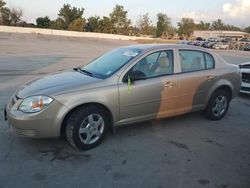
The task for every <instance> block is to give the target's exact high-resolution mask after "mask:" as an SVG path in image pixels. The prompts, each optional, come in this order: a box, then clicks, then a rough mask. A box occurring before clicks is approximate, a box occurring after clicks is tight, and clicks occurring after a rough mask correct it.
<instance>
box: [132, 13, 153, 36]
mask: <svg viewBox="0 0 250 188" xmlns="http://www.w3.org/2000/svg"><path fill="white" fill-rule="evenodd" d="M137 27H138V29H139V32H140V33H141V34H143V35H152V34H153V31H154V28H153V24H152V21H151V20H150V18H149V16H148V13H146V14H144V15H140V18H139V20H138V21H137ZM134 29H135V28H133V30H134Z"/></svg>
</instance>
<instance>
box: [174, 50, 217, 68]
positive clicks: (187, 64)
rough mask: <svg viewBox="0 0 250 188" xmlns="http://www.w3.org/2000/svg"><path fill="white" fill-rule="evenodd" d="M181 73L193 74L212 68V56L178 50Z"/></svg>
mask: <svg viewBox="0 0 250 188" xmlns="http://www.w3.org/2000/svg"><path fill="white" fill-rule="evenodd" d="M179 55H180V63H181V72H193V71H200V70H206V69H212V68H214V58H213V56H212V55H210V54H208V53H206V52H202V51H196V50H179Z"/></svg>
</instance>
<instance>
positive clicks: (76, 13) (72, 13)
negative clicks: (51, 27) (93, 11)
mask: <svg viewBox="0 0 250 188" xmlns="http://www.w3.org/2000/svg"><path fill="white" fill-rule="evenodd" d="M83 12H84V8H81V9H80V8H76V7H71V5H69V4H64V5H63V7H62V8H61V9H60V10H59V14H58V16H59V19H60V21H59V23H60V24H61V25H60V24H59V23H58V26H60V27H61V28H62V29H68V27H69V25H70V24H71V22H73V21H74V20H76V19H78V18H82V16H83ZM78 21H79V20H78Z"/></svg>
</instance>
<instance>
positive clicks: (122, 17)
mask: <svg viewBox="0 0 250 188" xmlns="http://www.w3.org/2000/svg"><path fill="white" fill-rule="evenodd" d="M109 16H110V21H111V24H112V26H113V27H112V33H114V34H129V27H130V25H131V20H130V19H128V11H125V10H124V7H123V6H122V5H116V6H115V8H114V9H113V12H111V13H110V15H109Z"/></svg>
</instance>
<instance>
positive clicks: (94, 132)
mask: <svg viewBox="0 0 250 188" xmlns="http://www.w3.org/2000/svg"><path fill="white" fill-rule="evenodd" d="M103 131H104V119H103V118H102V116H100V115H99V114H90V115H89V116H88V117H86V118H85V119H84V120H83V121H82V123H81V125H80V129H79V136H80V139H81V141H82V142H83V143H84V144H93V143H95V142H96V141H98V140H99V139H100V138H101V136H102V134H103Z"/></svg>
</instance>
